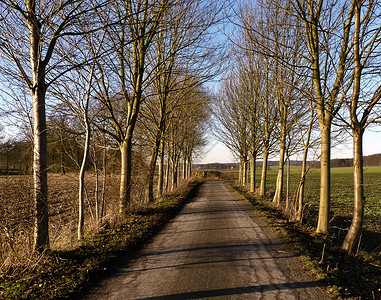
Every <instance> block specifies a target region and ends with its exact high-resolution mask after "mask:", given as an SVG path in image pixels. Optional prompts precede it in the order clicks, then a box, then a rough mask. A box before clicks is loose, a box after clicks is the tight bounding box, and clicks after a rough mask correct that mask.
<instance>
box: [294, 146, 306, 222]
mask: <svg viewBox="0 0 381 300" xmlns="http://www.w3.org/2000/svg"><path fill="white" fill-rule="evenodd" d="M308 146H309V145H308V144H306V145H305V146H304V151H303V161H302V170H301V175H300V182H299V187H298V192H297V201H298V208H297V211H296V218H295V219H296V221H298V222H301V221H302V217H303V205H304V187H305V182H306V173H307V155H308Z"/></svg>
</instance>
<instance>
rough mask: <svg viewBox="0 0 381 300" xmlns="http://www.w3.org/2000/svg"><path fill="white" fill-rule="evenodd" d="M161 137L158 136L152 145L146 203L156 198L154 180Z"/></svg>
mask: <svg viewBox="0 0 381 300" xmlns="http://www.w3.org/2000/svg"><path fill="white" fill-rule="evenodd" d="M160 140H161V139H160V138H159V137H156V141H155V143H154V145H153V147H152V152H151V161H150V164H149V166H148V173H147V177H146V183H145V184H146V187H145V201H146V203H151V202H153V200H154V197H153V181H154V177H155V170H156V162H157V155H158V151H159V146H160Z"/></svg>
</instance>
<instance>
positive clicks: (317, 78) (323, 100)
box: [293, 0, 355, 234]
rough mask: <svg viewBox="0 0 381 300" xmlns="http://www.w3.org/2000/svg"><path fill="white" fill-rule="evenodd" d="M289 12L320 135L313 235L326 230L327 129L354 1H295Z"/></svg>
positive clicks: (338, 99) (337, 99) (338, 94)
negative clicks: (302, 49) (299, 32)
mask: <svg viewBox="0 0 381 300" xmlns="http://www.w3.org/2000/svg"><path fill="white" fill-rule="evenodd" d="M293 3H295V5H294V7H293V11H294V12H295V14H296V16H297V17H298V18H300V20H301V21H302V22H303V23H304V34H305V38H306V40H307V45H308V52H309V53H308V57H309V64H310V69H311V78H312V82H313V85H314V97H315V99H314V100H315V102H316V107H317V114H318V120H319V125H320V134H321V157H320V162H321V163H320V165H321V179H320V180H321V183H320V187H321V188H320V207H319V219H318V224H317V229H316V231H317V232H318V233H323V234H326V233H328V230H329V212H330V185H331V176H330V159H331V126H332V120H333V117H334V116H335V115H336V113H337V111H338V110H339V109H340V107H341V105H342V103H343V101H344V98H343V97H342V91H343V90H342V88H343V86H344V80H345V77H346V73H347V68H348V61H349V60H348V55H349V51H350V49H351V47H352V43H351V41H350V33H351V29H352V24H353V22H352V19H353V16H354V8H355V0H353V1H351V2H350V3H343V2H337V1H323V0H319V1H303V2H302V1H300V0H296V1H295V2H293Z"/></svg>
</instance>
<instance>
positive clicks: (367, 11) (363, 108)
mask: <svg viewBox="0 0 381 300" xmlns="http://www.w3.org/2000/svg"><path fill="white" fill-rule="evenodd" d="M378 5H379V4H377V2H374V1H364V0H357V1H354V28H353V48H351V51H352V53H353V54H352V57H353V64H354V68H352V69H351V72H352V74H351V85H349V87H348V88H347V89H346V94H347V95H348V100H347V101H346V106H347V111H348V115H349V121H347V120H346V118H344V117H342V118H341V119H342V120H343V121H344V122H345V123H346V124H347V125H348V127H349V128H350V129H351V131H352V136H353V181H354V211H353V220H352V223H351V226H350V228H349V231H348V234H347V235H346V237H345V240H344V242H343V246H342V249H343V250H345V251H348V252H351V251H352V249H353V247H354V245H355V243H356V242H358V240H359V237H360V235H361V231H362V224H363V219H364V207H365V196H364V174H363V134H364V131H365V130H366V128H367V127H368V125H369V124H371V123H372V122H374V121H375V120H377V119H379V118H380V115H379V111H378V112H377V113H376V114H372V113H373V110H374V109H375V108H376V107H377V105H379V103H380V99H381V85H380V84H379V80H378V79H375V78H374V77H373V76H369V75H371V74H374V73H375V72H378V70H377V69H379V67H380V62H379V59H377V56H378V55H379V53H380V36H381V27H380V22H379V18H380V14H379V6H378ZM352 70H353V71H352ZM376 70H377V71H376Z"/></svg>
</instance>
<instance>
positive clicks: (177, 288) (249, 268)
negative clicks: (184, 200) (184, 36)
mask: <svg viewBox="0 0 381 300" xmlns="http://www.w3.org/2000/svg"><path fill="white" fill-rule="evenodd" d="M200 298H207V299H213V298H216V299H217V298H219V299H316V300H318V299H319V300H321V299H330V297H329V296H328V295H327V294H326V293H325V292H324V290H323V289H322V288H320V287H319V284H318V283H317V282H316V281H315V280H314V279H312V277H310V276H308V275H307V274H306V273H305V272H304V271H303V267H302V263H301V262H300V260H299V259H298V258H297V257H295V256H294V255H293V254H292V253H291V252H290V251H289V250H288V249H287V246H286V245H285V244H284V243H283V242H282V240H281V239H280V238H279V237H278V236H277V235H276V234H275V233H274V232H272V231H271V229H270V228H268V227H267V226H266V224H265V223H264V222H263V221H262V220H260V219H259V218H258V217H257V216H256V214H255V213H254V212H253V211H252V209H251V208H250V206H249V205H248V204H247V203H246V202H245V201H243V200H242V199H241V198H240V197H239V196H238V195H237V194H236V193H235V192H233V191H232V190H231V189H230V188H229V187H228V186H227V185H226V184H224V183H223V182H221V181H208V182H206V183H205V184H203V186H202V187H201V188H200V190H199V192H198V194H197V197H196V199H195V200H194V201H192V202H190V203H189V204H187V205H186V206H185V207H184V209H183V210H182V211H181V212H180V213H179V215H178V216H177V217H175V218H174V219H173V220H172V221H171V222H170V223H168V225H167V226H166V227H165V228H164V229H163V230H162V231H161V232H160V233H159V234H158V235H157V236H156V237H155V238H154V239H153V240H152V241H151V242H150V243H149V244H147V245H146V246H145V247H144V248H143V249H142V250H141V251H139V252H138V253H136V254H135V255H133V256H132V257H131V258H130V259H129V260H128V261H127V262H123V263H121V265H120V268H119V271H118V272H116V273H115V274H113V275H112V276H111V277H109V278H107V279H105V280H103V281H102V282H101V283H100V284H98V286H97V287H95V288H94V289H93V290H91V291H90V292H89V293H88V294H87V295H86V297H85V298H84V299H200Z"/></svg>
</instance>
